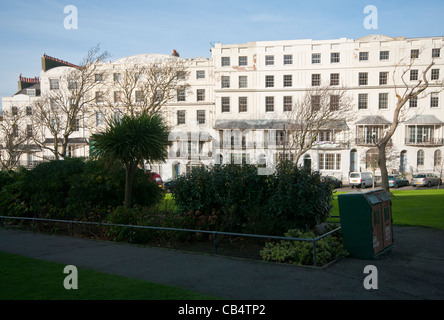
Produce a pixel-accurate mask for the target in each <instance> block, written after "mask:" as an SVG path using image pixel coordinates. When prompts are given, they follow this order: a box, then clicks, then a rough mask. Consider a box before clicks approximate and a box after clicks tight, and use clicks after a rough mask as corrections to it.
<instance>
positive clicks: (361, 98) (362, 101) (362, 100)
mask: <svg viewBox="0 0 444 320" xmlns="http://www.w3.org/2000/svg"><path fill="white" fill-rule="evenodd" d="M367 108H368V94H367V93H360V94H358V109H367Z"/></svg>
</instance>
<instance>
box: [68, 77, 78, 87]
mask: <svg viewBox="0 0 444 320" xmlns="http://www.w3.org/2000/svg"><path fill="white" fill-rule="evenodd" d="M68 89H69V90H76V89H77V80H75V79H68Z"/></svg>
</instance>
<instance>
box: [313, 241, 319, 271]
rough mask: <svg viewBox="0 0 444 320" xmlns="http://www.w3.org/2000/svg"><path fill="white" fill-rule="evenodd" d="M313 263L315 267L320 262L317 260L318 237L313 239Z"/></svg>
mask: <svg viewBox="0 0 444 320" xmlns="http://www.w3.org/2000/svg"><path fill="white" fill-rule="evenodd" d="M312 241H313V264H314V266H315V267H317V266H318V263H317V261H316V239H313V240H312Z"/></svg>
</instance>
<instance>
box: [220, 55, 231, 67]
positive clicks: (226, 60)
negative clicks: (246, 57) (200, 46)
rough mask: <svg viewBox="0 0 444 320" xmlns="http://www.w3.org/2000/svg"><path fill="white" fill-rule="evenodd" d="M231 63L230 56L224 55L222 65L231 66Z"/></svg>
mask: <svg viewBox="0 0 444 320" xmlns="http://www.w3.org/2000/svg"><path fill="white" fill-rule="evenodd" d="M230 65H231V63H230V57H222V67H229V66H230Z"/></svg>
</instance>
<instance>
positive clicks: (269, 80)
mask: <svg viewBox="0 0 444 320" xmlns="http://www.w3.org/2000/svg"><path fill="white" fill-rule="evenodd" d="M273 87H274V76H265V88H273Z"/></svg>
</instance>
